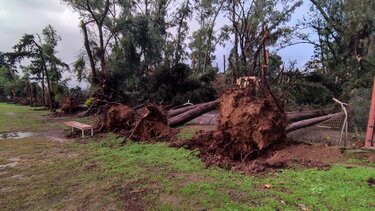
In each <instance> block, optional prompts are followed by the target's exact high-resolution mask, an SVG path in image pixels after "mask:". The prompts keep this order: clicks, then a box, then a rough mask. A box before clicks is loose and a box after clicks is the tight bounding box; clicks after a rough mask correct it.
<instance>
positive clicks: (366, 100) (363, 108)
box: [289, 88, 372, 145]
mask: <svg viewBox="0 0 375 211" xmlns="http://www.w3.org/2000/svg"><path fill="white" fill-rule="evenodd" d="M371 91H372V90H371V89H363V88H362V89H355V90H352V91H351V93H350V95H349V96H350V100H349V102H348V104H349V105H348V106H347V109H348V115H349V119H348V126H349V128H348V144H349V145H357V144H360V143H362V142H364V140H365V136H366V129H367V121H368V114H369V110H370V103H371ZM344 119H345V115H344V114H343V115H340V116H337V117H334V118H332V119H329V120H327V121H325V122H322V123H319V124H317V125H314V126H310V127H307V128H302V129H299V130H297V131H294V132H292V133H290V134H289V137H290V138H294V139H298V140H303V141H312V142H321V143H323V144H326V145H343V143H344V140H343V141H341V142H340V136H341V128H342V125H343V123H344ZM343 139H345V135H344V137H343Z"/></svg>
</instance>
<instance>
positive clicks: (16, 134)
mask: <svg viewBox="0 0 375 211" xmlns="http://www.w3.org/2000/svg"><path fill="white" fill-rule="evenodd" d="M33 135H34V133H32V132H20V131H16V132H7V133H0V139H20V138H27V137H31V136H33Z"/></svg>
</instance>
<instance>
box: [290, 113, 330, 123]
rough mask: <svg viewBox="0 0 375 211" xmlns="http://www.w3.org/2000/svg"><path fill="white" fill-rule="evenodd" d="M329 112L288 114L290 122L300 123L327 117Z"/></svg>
mask: <svg viewBox="0 0 375 211" xmlns="http://www.w3.org/2000/svg"><path fill="white" fill-rule="evenodd" d="M327 114H328V112H326V111H324V110H314V111H301V112H288V113H287V117H288V122H298V121H301V120H305V119H311V118H314V117H319V116H323V115H327Z"/></svg>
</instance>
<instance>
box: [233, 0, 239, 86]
mask: <svg viewBox="0 0 375 211" xmlns="http://www.w3.org/2000/svg"><path fill="white" fill-rule="evenodd" d="M232 10H233V11H232V19H233V23H232V25H233V29H234V46H233V53H234V61H233V77H234V79H233V81H236V79H237V76H238V32H237V29H236V28H237V22H236V0H232Z"/></svg>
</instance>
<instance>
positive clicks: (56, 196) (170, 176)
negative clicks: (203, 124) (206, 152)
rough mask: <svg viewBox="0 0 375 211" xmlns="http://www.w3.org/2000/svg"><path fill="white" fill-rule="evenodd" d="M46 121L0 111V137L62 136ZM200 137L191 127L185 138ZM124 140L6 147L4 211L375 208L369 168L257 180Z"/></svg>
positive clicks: (2, 146) (1, 166) (1, 150)
mask: <svg viewBox="0 0 375 211" xmlns="http://www.w3.org/2000/svg"><path fill="white" fill-rule="evenodd" d="M7 112H13V113H14V115H9V114H6V113H7ZM45 114H47V112H40V111H38V112H36V111H33V110H32V109H31V108H28V107H21V106H15V105H5V104H0V123H1V124H0V132H4V131H9V130H26V131H43V130H49V129H51V128H52V129H54V130H56V129H57V128H61V130H62V129H63V127H62V126H61V125H59V124H56V123H53V124H52V125H51V126H45V124H50V120H47V118H46V117H45V116H43V115H45ZM31 117H35V118H31ZM8 122H12V123H9V124H8ZM3 123H7V125H3ZM194 132H195V130H191V129H186V128H184V129H183V130H182V134H180V136H181V137H183V138H189V137H190V136H191V133H194ZM122 141H123V140H122V138H119V137H118V136H117V135H115V134H106V135H101V136H98V137H94V138H88V139H84V140H78V141H69V142H66V143H58V142H54V141H51V140H46V139H45V138H43V137H40V136H35V137H32V138H24V139H17V140H0V210H25V209H35V210H40V209H42V210H47V209H68V210H71V209H85V210H86V209H88V210H92V209H94V210H103V209H104V210H109V209H115V210H116V209H124V210H129V209H135V208H140V209H152V210H203V209H222V210H256V209H258V210H275V209H279V210H301V209H302V208H304V207H307V208H309V209H310V210H369V209H375V201H374V200H373V199H374V198H375V188H373V187H372V188H371V187H369V186H368V184H367V180H368V179H369V178H370V177H373V178H375V168H373V167H371V166H368V165H364V166H361V167H359V166H358V167H351V168H347V167H345V166H343V165H337V166H333V167H332V168H331V169H329V170H318V169H309V170H292V169H287V170H284V171H281V172H279V173H275V174H270V175H260V176H258V177H252V176H245V175H241V174H239V173H235V172H230V171H227V170H223V169H220V168H215V167H209V168H207V167H205V166H204V164H203V163H202V162H201V161H200V160H199V158H198V157H197V156H196V155H197V152H195V151H188V150H185V149H176V148H170V147H168V146H167V145H166V144H165V143H157V144H137V143H128V144H127V145H125V146H121V145H120V143H121V142H122ZM265 184H270V185H271V188H270V189H265V188H264V185H265Z"/></svg>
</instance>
